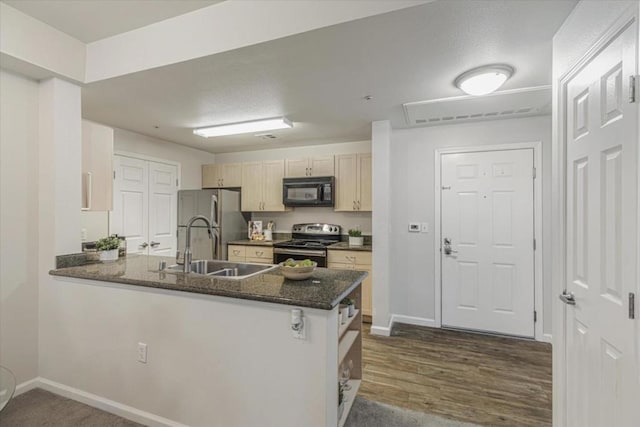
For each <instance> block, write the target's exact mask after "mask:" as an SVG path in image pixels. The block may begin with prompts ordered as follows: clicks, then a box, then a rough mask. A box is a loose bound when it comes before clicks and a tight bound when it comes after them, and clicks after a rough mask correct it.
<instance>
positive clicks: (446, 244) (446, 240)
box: [444, 237, 458, 255]
mask: <svg viewBox="0 0 640 427" xmlns="http://www.w3.org/2000/svg"><path fill="white" fill-rule="evenodd" d="M457 253H458V251H454V250H453V249H451V239H450V238H448V237H445V238H444V254H445V255H451V254H457Z"/></svg>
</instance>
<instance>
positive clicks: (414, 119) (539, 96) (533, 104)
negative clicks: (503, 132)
mask: <svg viewBox="0 0 640 427" xmlns="http://www.w3.org/2000/svg"><path fill="white" fill-rule="evenodd" d="M403 108H404V114H405V118H406V120H407V124H408V125H409V126H433V125H441V124H453V123H463V122H474V121H480V120H496V119H509V118H516V117H527V116H539V115H545V114H551V86H538V87H532V88H525V89H515V90H505V91H501V92H495V93H492V94H490V95H485V96H457V97H453V98H442V99H433V100H429V101H418V102H408V103H406V104H403Z"/></svg>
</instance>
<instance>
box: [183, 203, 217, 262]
mask: <svg viewBox="0 0 640 427" xmlns="http://www.w3.org/2000/svg"><path fill="white" fill-rule="evenodd" d="M197 220H201V221H204V223H205V224H207V227H208V228H209V238H210V239H213V238H214V237H215V238H217V237H218V235H217V231H214V230H213V227H212V226H211V222H210V221H209V219H208V218H207V217H206V216H204V215H196V216H194V217H192V218H191V219H190V220H189V221H188V222H187V236H186V243H185V247H184V266H183V271H184V272H185V273H190V272H191V258H192V257H193V254H192V253H191V226H192V225H193V223H194V222H196V221H197Z"/></svg>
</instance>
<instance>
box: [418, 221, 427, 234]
mask: <svg viewBox="0 0 640 427" xmlns="http://www.w3.org/2000/svg"><path fill="white" fill-rule="evenodd" d="M420 231H421V232H423V233H428V232H429V223H428V222H423V223H422V225H421V227H420Z"/></svg>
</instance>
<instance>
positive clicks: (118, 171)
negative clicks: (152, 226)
mask: <svg viewBox="0 0 640 427" xmlns="http://www.w3.org/2000/svg"><path fill="white" fill-rule="evenodd" d="M148 168H149V165H148V162H146V161H144V160H139V159H134V158H131V157H125V156H114V171H115V179H114V186H113V187H114V188H113V194H114V200H113V212H112V213H111V214H110V215H109V222H110V227H109V229H110V230H111V233H116V234H118V235H120V236H125V237H126V238H127V253H134V254H135V253H143V254H146V253H147V246H148V244H149V220H148V218H149V183H148V177H149V172H148Z"/></svg>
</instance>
